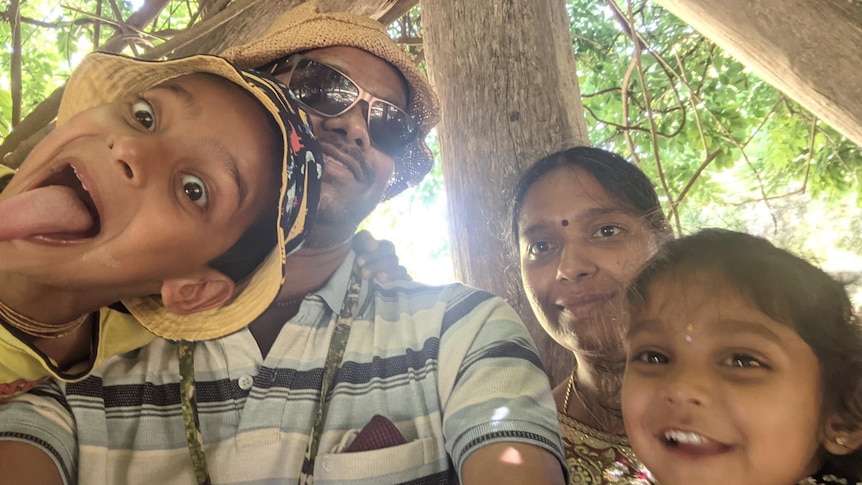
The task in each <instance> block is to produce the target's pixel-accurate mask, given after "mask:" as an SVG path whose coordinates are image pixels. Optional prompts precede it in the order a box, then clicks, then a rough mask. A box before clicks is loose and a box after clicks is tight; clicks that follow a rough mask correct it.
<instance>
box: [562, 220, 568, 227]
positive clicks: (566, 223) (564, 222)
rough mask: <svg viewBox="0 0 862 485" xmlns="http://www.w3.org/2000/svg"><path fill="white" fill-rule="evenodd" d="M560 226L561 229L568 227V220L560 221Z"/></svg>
mask: <svg viewBox="0 0 862 485" xmlns="http://www.w3.org/2000/svg"><path fill="white" fill-rule="evenodd" d="M560 225H561V226H563V227H566V226H568V225H569V220H568V219H563V220H562V221H560Z"/></svg>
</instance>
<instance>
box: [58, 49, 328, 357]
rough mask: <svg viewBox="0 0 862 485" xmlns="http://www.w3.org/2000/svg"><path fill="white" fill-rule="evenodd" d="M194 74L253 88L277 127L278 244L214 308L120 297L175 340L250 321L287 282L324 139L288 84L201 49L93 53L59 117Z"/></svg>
mask: <svg viewBox="0 0 862 485" xmlns="http://www.w3.org/2000/svg"><path fill="white" fill-rule="evenodd" d="M194 73H208V74H214V75H216V76H219V77H222V78H224V79H226V80H228V81H230V82H233V83H234V84H236V85H237V86H239V87H240V88H242V89H243V90H245V91H246V92H248V93H249V94H251V96H253V97H254V99H255V100H257V102H258V103H259V104H260V105H261V106H262V107H263V108H264V109H265V110H266V112H267V113H269V115H270V116H271V117H272V119H273V121H274V122H275V125H277V126H278V130H279V137H280V139H281V140H282V142H283V145H282V146H283V147H284V149H283V150H282V151H281V155H280V158H278V159H277V160H273V163H278V164H279V166H281V167H282V172H281V193H280V195H279V211H278V221H277V223H278V231H277V232H278V243H277V247H275V248H274V249H273V250H272V251H271V252H270V254H269V255H268V256H267V257H266V259H265V260H264V262H263V263H261V265H260V266H259V267H258V268H257V269H256V270H255V271H254V273H253V274H252V275H251V276H250V277H248V278H247V279H246V281H244V282H241V284H238V285H237V288H238V290H237V291H238V294H237V295H236V296H235V297H234V298H233V299H232V300H231V301H229V302H228V303H227V304H226V305H224V306H222V307H221V308H218V309H216V310H208V311H204V312H200V313H195V314H191V315H176V314H174V313H171V312H169V311H168V310H167V309H166V308H165V307H164V306H163V305H162V302H161V298H159V297H156V296H147V297H139V298H129V299H125V300H123V304H124V305H125V306H126V308H128V309H129V311H130V312H131V313H132V314H133V315H134V316H135V317H136V318H137V319H138V321H140V322H141V324H142V325H143V326H144V327H146V328H147V329H148V330H150V331H151V332H153V333H154V334H156V335H158V336H160V337H163V338H167V339H171V340H203V339H212V338H217V337H221V336H224V335H227V334H230V333H233V332H235V331H237V330H239V329H240V328H242V327H245V326H246V325H248V324H249V323H251V322H252V321H253V320H254V319H255V318H257V316H258V315H260V314H261V313H263V311H264V310H266V308H267V307H268V306H269V305H270V303H272V301H273V300H275V297H276V296H277V295H278V292H279V290H280V288H281V285H282V283H283V281H284V266H283V265H284V260H285V257H286V256H287V254H288V253H290V252H291V251H293V250H294V249H296V248H297V247H298V246H299V245H300V244H301V243H302V242H303V241H304V239H305V236H306V234H307V232H308V229H309V226H310V223H311V222H312V220H313V219H314V215H315V214H316V211H317V202H318V200H319V197H320V174H321V169H322V165H321V163H322V162H321V161H322V160H323V158H322V156H321V153H320V146H319V145H318V143H317V141H316V140H315V139H314V137H313V136H312V135H311V133H310V130H309V129H308V125H307V124H306V123H305V114H304V113H303V112H301V111H300V110H299V109H298V107H297V105H296V101H294V100H293V98H292V97H291V96H290V95H289V93H288V91H287V88H286V87H285V86H284V85H283V84H281V83H280V82H278V81H277V80H276V79H274V78H272V77H270V76H268V75H263V74H260V73H257V72H247V71H241V70H237V69H236V68H235V67H233V66H232V65H231V64H230V63H229V62H227V61H226V60H224V59H222V58H220V57H216V56H207V55H198V56H190V57H184V58H180V59H172V60H169V61H145V60H139V59H132V58H129V57H124V56H119V55H114V54H105V53H94V54H90V55H88V56H87V57H85V58H84V60H83V61H82V62H81V64H80V65H79V66H78V67H77V68H76V69H75V71H74V72H73V73H72V76H71V77H70V78H69V81H68V82H67V83H66V90H65V92H64V93H63V99H62V101H61V102H60V108H59V113H58V115H57V124H58V125H62V124H63V123H65V122H66V121H68V120H69V118H71V117H73V116H74V115H76V114H78V113H80V112H82V111H85V110H87V109H90V108H93V107H96V106H99V105H101V104H106V103H112V102H114V101H117V100H119V99H123V98H127V97H129V96H131V95H137V94H139V93H141V92H144V91H146V90H148V89H150V88H152V87H154V86H157V85H159V84H161V83H164V82H166V81H169V80H171V79H174V78H177V77H180V76H184V75H187V74H194ZM273 222H275V221H273Z"/></svg>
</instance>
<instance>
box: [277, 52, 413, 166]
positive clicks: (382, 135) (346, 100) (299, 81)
mask: <svg viewBox="0 0 862 485" xmlns="http://www.w3.org/2000/svg"><path fill="white" fill-rule="evenodd" d="M290 90H291V91H292V92H293V94H294V96H296V98H297V99H298V100H299V101H300V102H301V103H303V104H304V105H306V106H308V107H309V108H311V109H312V110H314V111H317V112H318V113H319V114H322V115H324V116H338V115H340V114H342V113H344V112H345V111H346V110H348V109H349V108H350V107H351V106H353V104H354V103H355V102H356V99H357V98H358V97H359V94H360V90H359V87H358V86H357V85H356V84H354V82H353V81H351V80H350V79H348V78H347V77H345V76H344V75H343V74H341V73H340V72H338V71H336V70H335V69H333V68H331V67H329V66H327V65H325V64H321V63H319V62H315V61H313V60H311V59H301V60H300V61H299V63H298V64H297V65H296V68H295V69H294V70H293V74H292V75H291V77H290ZM417 132H418V126H417V124H416V121H415V120H414V119H413V117H411V116H410V115H409V114H407V112H405V111H404V110H402V109H401V108H398V107H397V106H395V105H394V104H390V103H387V102H385V101H381V100H379V99H376V100H374V101H373V102H372V103H371V106H370V107H369V113H368V134H369V135H370V136H371V141H372V142H373V143H374V144H375V145H377V147H378V148H380V150H382V151H384V152H386V153H388V154H389V155H392V156H401V155H402V154H404V152H405V151H406V147H407V145H409V144H410V143H411V142H412V141H413V140H414V139H415V138H416V134H417Z"/></svg>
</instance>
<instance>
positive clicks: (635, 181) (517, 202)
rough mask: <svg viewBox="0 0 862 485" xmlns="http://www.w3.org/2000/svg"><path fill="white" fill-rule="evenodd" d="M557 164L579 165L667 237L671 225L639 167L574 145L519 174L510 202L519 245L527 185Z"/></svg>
mask: <svg viewBox="0 0 862 485" xmlns="http://www.w3.org/2000/svg"><path fill="white" fill-rule="evenodd" d="M560 167H570V168H579V169H582V170H584V171H585V172H587V173H588V174H590V175H591V176H592V177H593V178H594V179H596V182H598V183H599V185H601V187H602V189H604V191H605V192H607V193H608V195H610V196H611V198H613V199H614V200H616V201H618V202H619V203H620V204H622V205H623V206H624V207H626V208H628V209H630V210H631V211H632V212H633V213H635V214H637V215H640V216H643V217H644V220H645V221H646V223H647V226H648V227H649V228H650V230H651V231H652V232H653V234H654V235H656V236H660V237H659V240H661V241H663V240H665V239H669V238H670V228H669V226H668V224H667V219H665V217H664V213H663V212H662V210H661V204H659V201H658V195H657V194H656V192H655V188H654V187H653V185H652V182H650V180H649V179H648V178H647V176H646V175H644V173H643V172H641V171H640V169H639V168H637V167H636V166H634V165H632V164H631V163H629V162H628V161H627V160H626V159H624V158H622V157H621V156H619V155H616V154H614V153H611V152H609V151H606V150H602V149H600V148H592V147H574V148H569V149H565V150H562V151H559V152H556V153H552V154H551V155H548V156H546V157H544V158H541V159H539V160H537V161H536V162H535V163H534V164H533V165H532V166H530V168H528V169H527V170H526V171H524V173H523V174H521V177H520V178H519V179H518V184H517V185H516V186H515V197H514V202H513V205H512V238H513V241H514V242H515V245H516V246H517V245H518V242H519V236H518V229H519V228H518V220H519V219H520V217H521V209H522V208H523V206H524V199H525V198H526V196H527V192H529V190H530V188H531V187H532V186H533V185H534V184H535V183H536V182H538V181H539V180H540V179H541V178H542V177H544V176H545V175H546V174H548V173H549V172H551V171H553V170H554V169H557V168H560Z"/></svg>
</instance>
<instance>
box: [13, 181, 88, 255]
mask: <svg viewBox="0 0 862 485" xmlns="http://www.w3.org/2000/svg"><path fill="white" fill-rule="evenodd" d="M95 222H96V221H94V219H93V216H92V215H91V213H90V210H89V209H88V207H87V206H86V205H85V204H84V202H83V201H82V200H81V197H80V196H79V194H77V193H76V191H75V190H74V189H72V188H70V187H67V186H65V185H49V186H45V187H38V188H35V189H32V190H28V191H26V192H23V193H20V194H18V195H15V196H13V197H11V198H8V199H6V200H4V201H2V202H0V241H8V240H12V239H26V238H30V237H34V236H42V237H45V238H47V239H51V240H57V241H61V240H76V239H81V238H84V237H87V236H88V235H89V234H88V233H90V232H91V229H93V226H94V224H95Z"/></svg>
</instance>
